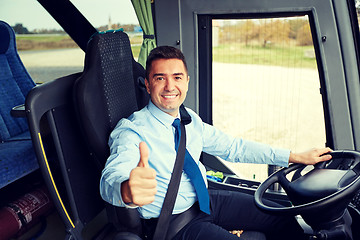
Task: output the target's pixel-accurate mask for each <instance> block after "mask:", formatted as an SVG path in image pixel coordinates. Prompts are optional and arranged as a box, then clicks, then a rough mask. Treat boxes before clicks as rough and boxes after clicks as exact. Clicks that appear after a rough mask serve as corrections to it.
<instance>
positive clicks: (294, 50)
mask: <svg viewBox="0 0 360 240" xmlns="http://www.w3.org/2000/svg"><path fill="white" fill-rule="evenodd" d="M307 51H310V52H311V51H313V47H312V46H290V45H289V46H267V47H265V48H264V47H263V46H262V45H251V46H245V45H244V44H243V45H242V44H227V45H219V46H218V47H214V48H213V61H215V62H223V63H241V64H257V65H272V66H285V67H301V68H316V60H315V58H312V57H307V56H306V54H305V53H306V52H307Z"/></svg>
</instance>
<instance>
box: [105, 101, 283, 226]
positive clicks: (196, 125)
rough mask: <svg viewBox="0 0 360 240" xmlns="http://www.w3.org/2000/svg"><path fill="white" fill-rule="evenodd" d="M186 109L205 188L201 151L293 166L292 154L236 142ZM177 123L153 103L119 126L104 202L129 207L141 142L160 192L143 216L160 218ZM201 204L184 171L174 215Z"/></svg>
mask: <svg viewBox="0 0 360 240" xmlns="http://www.w3.org/2000/svg"><path fill="white" fill-rule="evenodd" d="M186 110H187V111H188V113H189V115H190V116H191V119H192V122H191V123H190V124H188V125H186V138H187V139H186V149H187V150H188V152H189V153H190V155H191V156H192V158H193V159H194V161H196V163H197V164H198V166H199V168H200V171H201V173H202V175H203V178H204V181H205V183H206V185H207V180H206V170H205V167H204V165H203V164H202V163H201V162H200V161H199V158H200V154H201V152H202V151H204V152H206V153H209V154H211V155H214V156H219V157H220V158H222V159H224V160H227V161H231V162H242V163H262V164H273V165H278V166H288V161H289V154H290V151H289V150H285V149H274V148H271V147H270V146H268V145H265V144H261V143H255V142H250V141H245V140H243V139H241V138H234V137H231V136H229V135H226V134H224V133H223V132H221V131H220V130H218V129H216V128H215V127H213V126H211V125H209V124H206V123H204V122H203V121H202V120H201V119H200V117H199V116H198V115H197V114H196V113H195V112H194V111H192V110H191V109H188V108H187V109H186ZM180 117H181V116H180ZM174 119H175V118H174V117H172V116H171V115H169V114H167V113H165V112H163V111H161V110H160V109H159V108H157V107H156V106H155V105H154V104H153V103H152V102H151V101H150V102H149V104H148V105H147V106H146V107H144V108H143V109H142V110H140V111H138V112H135V113H133V114H132V115H131V116H130V117H129V118H128V119H121V120H120V121H119V123H118V124H117V126H116V127H115V129H114V130H113V131H112V133H111V135H110V138H109V146H110V156H109V158H108V160H107V162H106V165H105V168H104V170H103V172H102V177H101V180H100V192H101V196H102V198H103V199H104V200H105V201H107V202H109V203H111V204H113V205H116V206H121V207H127V205H126V204H125V203H124V202H123V200H122V198H121V183H122V182H124V181H126V180H128V179H129V175H130V172H131V170H132V169H133V168H135V167H136V166H137V165H138V163H139V160H140V152H139V143H140V142H142V141H144V142H146V144H147V145H148V147H149V166H150V167H151V168H153V169H155V171H156V173H157V174H156V180H157V193H156V196H155V201H154V202H153V203H151V204H148V205H145V206H142V207H139V208H138V211H139V213H140V216H141V217H142V218H145V219H148V218H157V217H159V215H160V211H161V206H162V204H163V201H164V198H165V194H166V191H167V186H168V184H169V181H170V178H171V173H172V170H173V166H174V162H175V159H176V151H175V143H174V132H175V129H174V127H173V126H172V123H173V121H174ZM196 201H197V197H196V193H195V189H194V187H193V186H192V184H191V182H190V179H189V178H188V177H187V175H186V173H184V172H183V173H182V177H181V182H180V186H179V192H178V196H177V199H176V202H175V206H174V210H173V214H178V213H182V212H184V211H186V210H187V209H188V208H190V207H191V206H192V205H193V204H194V203H195V202H196Z"/></svg>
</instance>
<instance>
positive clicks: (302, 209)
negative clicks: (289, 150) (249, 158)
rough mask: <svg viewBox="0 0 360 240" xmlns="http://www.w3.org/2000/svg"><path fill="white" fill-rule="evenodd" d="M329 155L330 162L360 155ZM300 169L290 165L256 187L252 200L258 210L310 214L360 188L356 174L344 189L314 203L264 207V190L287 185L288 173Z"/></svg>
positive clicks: (343, 152) (301, 165) (345, 153)
mask: <svg viewBox="0 0 360 240" xmlns="http://www.w3.org/2000/svg"><path fill="white" fill-rule="evenodd" d="M330 154H331V155H332V160H335V159H337V158H340V157H343V156H349V155H350V156H353V157H355V158H356V159H360V153H359V152H356V151H349V150H347V151H334V152H332V153H330ZM332 160H330V161H332ZM358 164H360V162H358V163H356V165H355V166H357V165H358ZM325 165H326V164H321V165H320V166H319V165H317V166H315V168H319V167H320V168H321V167H325ZM302 167H304V165H303V164H292V165H290V166H289V167H288V168H283V169H280V170H279V171H277V172H275V173H273V174H272V175H270V176H269V177H268V179H266V180H265V181H264V182H263V183H261V184H260V186H259V187H258V189H257V190H256V192H255V195H254V198H255V203H256V205H257V206H258V207H259V208H260V209H262V210H264V211H266V212H271V213H279V214H289V215H298V214H302V213H308V212H311V211H314V210H318V209H319V208H324V207H326V206H329V205H331V204H334V203H336V202H337V201H339V200H340V199H343V198H345V197H346V196H348V195H349V194H351V193H354V192H355V191H356V190H357V189H358V188H359V187H360V181H359V180H360V174H358V176H357V177H356V178H355V179H354V180H353V181H351V183H349V184H347V185H346V186H345V187H343V188H342V189H340V190H338V191H336V192H335V193H332V194H330V195H328V196H325V197H323V198H321V199H318V200H315V201H312V202H309V203H305V204H300V205H296V206H294V205H292V206H290V207H273V206H268V205H266V204H265V203H264V201H263V198H264V194H265V192H266V190H267V189H268V188H269V187H270V186H271V185H272V184H274V183H279V184H280V185H281V186H283V185H284V184H287V182H289V181H288V180H287V179H286V175H287V174H288V173H290V172H292V171H295V170H297V169H299V168H302ZM312 171H313V170H312ZM348 171H350V169H349V170H348ZM289 183H290V182H289ZM286 194H287V193H286Z"/></svg>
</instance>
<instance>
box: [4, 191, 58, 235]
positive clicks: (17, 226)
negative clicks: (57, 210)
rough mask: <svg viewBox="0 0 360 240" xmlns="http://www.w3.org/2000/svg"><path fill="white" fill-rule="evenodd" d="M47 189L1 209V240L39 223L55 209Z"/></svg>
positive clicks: (27, 194)
mask: <svg viewBox="0 0 360 240" xmlns="http://www.w3.org/2000/svg"><path fill="white" fill-rule="evenodd" d="M53 206H54V205H53V203H52V201H51V199H50V196H49V193H48V191H47V189H46V188H45V187H40V188H37V189H35V190H33V191H31V192H29V193H26V194H25V195H23V196H21V197H20V198H19V199H17V200H15V201H12V202H10V203H8V204H7V205H6V206H5V207H3V208H1V209H0V240H7V239H9V238H11V237H14V236H15V235H17V234H19V233H22V232H23V231H25V230H28V229H29V227H30V226H33V225H34V224H36V223H38V222H39V220H40V219H41V218H40V217H41V216H45V215H47V214H48V213H49V212H50V211H51V210H52V209H53Z"/></svg>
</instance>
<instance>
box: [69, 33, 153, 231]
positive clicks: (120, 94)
mask: <svg viewBox="0 0 360 240" xmlns="http://www.w3.org/2000/svg"><path fill="white" fill-rule="evenodd" d="M144 77H145V70H144V69H143V68H142V66H141V65H140V64H138V63H137V62H135V60H134V59H133V56H132V52H131V46H130V41H129V38H128V36H127V35H126V34H125V33H124V32H122V31H114V32H106V33H99V34H96V35H95V36H93V37H92V38H91V39H90V41H89V43H88V46H87V51H86V55H85V67H84V71H83V74H82V75H81V77H80V78H79V79H78V80H77V81H76V83H75V87H74V99H75V106H76V109H77V113H78V119H79V121H80V126H82V131H83V134H84V139H86V141H87V144H88V147H89V151H90V152H91V154H92V156H93V157H94V160H95V161H96V162H97V164H98V166H99V168H100V169H101V170H102V169H103V167H104V165H105V162H106V159H107V158H108V156H109V147H108V138H109V135H110V132H111V131H112V130H113V128H114V127H115V125H116V124H117V122H118V121H119V120H120V119H121V118H124V117H128V116H130V115H131V114H132V113H133V112H134V111H136V110H138V109H139V108H141V107H143V106H144V105H145V104H146V103H147V102H148V98H149V97H148V95H147V92H146V90H145V84H144ZM108 214H109V218H110V221H112V222H113V223H114V224H115V225H116V226H117V227H118V229H119V230H120V231H130V232H134V233H136V234H140V232H141V224H140V218H139V215H138V212H137V211H136V210H135V209H132V210H130V209H125V208H119V207H113V206H110V205H108Z"/></svg>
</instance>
